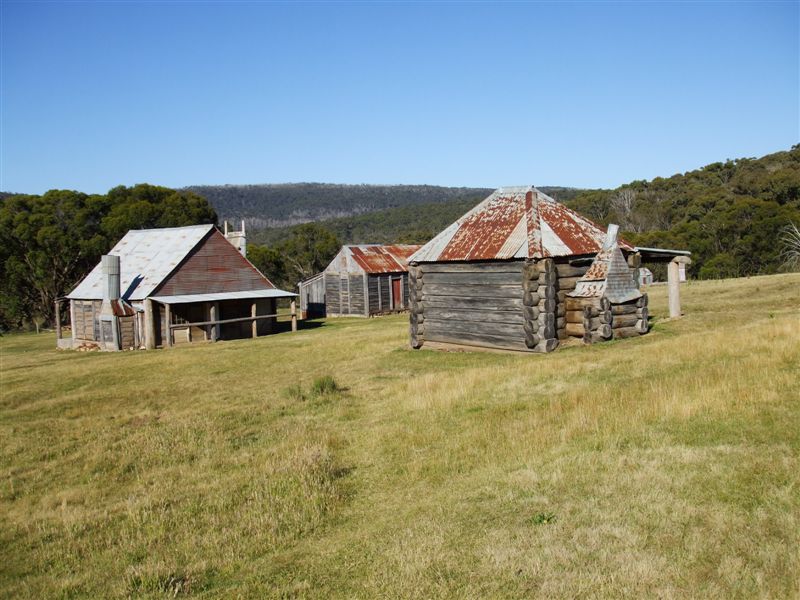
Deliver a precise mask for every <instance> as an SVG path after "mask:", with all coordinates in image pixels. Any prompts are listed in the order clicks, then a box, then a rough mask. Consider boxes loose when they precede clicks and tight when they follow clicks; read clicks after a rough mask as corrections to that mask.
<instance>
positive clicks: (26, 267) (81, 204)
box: [0, 184, 217, 330]
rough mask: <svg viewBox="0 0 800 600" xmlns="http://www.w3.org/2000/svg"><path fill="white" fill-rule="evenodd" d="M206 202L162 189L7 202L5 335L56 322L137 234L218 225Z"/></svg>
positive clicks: (3, 226)
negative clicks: (68, 301)
mask: <svg viewBox="0 0 800 600" xmlns="http://www.w3.org/2000/svg"><path fill="white" fill-rule="evenodd" d="M216 222H217V215H216V213H215V212H214V209H213V208H212V207H211V205H210V204H209V203H208V202H207V201H206V199H205V198H202V197H201V196H199V195H197V194H195V193H193V192H188V191H176V190H173V189H169V188H165V187H159V186H154V185H147V184H140V185H135V186H133V187H125V186H119V187H115V188H113V189H111V190H109V192H108V193H107V194H84V193H82V192H76V191H71V190H50V191H49V192H47V193H45V194H43V195H27V194H15V195H10V196H7V197H5V198H2V199H0V281H2V288H0V328H2V329H6V330H8V329H17V328H20V327H23V326H24V325H27V324H31V323H34V322H36V323H43V324H47V323H51V322H52V320H53V317H54V311H55V308H54V303H55V300H56V299H57V298H60V297H62V296H64V295H65V294H67V293H69V291H70V290H71V289H72V288H73V287H74V286H75V285H76V284H77V283H78V282H79V281H80V280H81V279H82V278H83V277H84V276H85V275H86V274H87V273H88V272H89V271H90V270H91V269H92V268H94V266H95V265H96V264H97V263H98V262H99V261H100V256H101V255H102V254H105V253H106V252H108V251H109V250H111V248H112V247H113V246H114V244H116V243H117V242H118V241H119V240H120V238H122V236H123V235H125V233H126V232H127V231H128V230H129V229H147V228H153V227H177V226H183V225H196V224H201V223H216Z"/></svg>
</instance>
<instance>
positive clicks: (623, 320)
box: [611, 314, 640, 329]
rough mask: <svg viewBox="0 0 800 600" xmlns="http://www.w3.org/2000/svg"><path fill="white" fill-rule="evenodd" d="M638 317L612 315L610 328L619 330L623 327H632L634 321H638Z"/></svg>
mask: <svg viewBox="0 0 800 600" xmlns="http://www.w3.org/2000/svg"><path fill="white" fill-rule="evenodd" d="M639 320H640V319H639V317H638V315H635V314H633V315H614V320H613V321H612V325H611V327H612V328H613V329H620V328H623V327H633V326H634V325H636V321H639Z"/></svg>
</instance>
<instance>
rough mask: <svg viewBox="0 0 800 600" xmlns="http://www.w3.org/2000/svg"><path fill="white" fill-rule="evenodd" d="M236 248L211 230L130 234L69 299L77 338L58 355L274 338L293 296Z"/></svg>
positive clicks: (62, 343)
mask: <svg viewBox="0 0 800 600" xmlns="http://www.w3.org/2000/svg"><path fill="white" fill-rule="evenodd" d="M234 233H235V234H236V235H238V236H239V237H241V238H243V237H244V232H243V231H241V232H234ZM235 241H237V242H239V243H237V246H236V247H234V245H232V243H231V241H229V240H228V239H226V238H225V236H223V234H222V233H220V232H219V230H218V229H217V228H216V227H215V226H214V225H193V226H189V227H171V228H163V229H142V230H131V231H129V232H128V233H127V234H125V236H124V237H123V238H122V239H121V240H120V241H119V243H117V245H116V246H114V248H113V249H112V250H111V251H110V252H109V253H108V255H106V256H103V257H102V259H101V262H100V264H98V265H97V266H96V267H95V268H94V269H93V270H92V271H91V272H90V273H89V274H88V275H87V276H86V277H85V278H84V279H83V280H82V281H81V282H80V283H79V284H78V285H77V286H76V287H75V289H74V290H72V292H70V293H69V294H68V295H67V297H66V299H67V300H69V304H70V317H71V323H72V337H71V338H70V339H60V338H61V336H60V334H59V336H58V337H59V341H58V343H59V347H67V348H68V347H80V346H82V345H90V346H97V347H99V348H101V349H104V350H128V349H135V348H147V349H151V348H157V347H169V346H172V345H175V344H184V343H191V342H197V341H201V340H207V341H217V340H229V339H238V338H244V337H256V336H259V335H264V334H267V333H270V332H272V331H274V329H275V323H276V317H277V315H276V313H277V310H276V302H277V299H278V298H293V297H294V296H296V294H293V293H291V292H285V291H283V290H279V289H277V288H276V287H275V286H274V285H273V284H272V283H271V282H270V281H269V280H268V279H267V278H266V277H265V276H264V275H263V274H262V273H260V272H259V271H258V269H256V268H255V267H254V266H253V264H252V263H250V261H248V260H247V258H246V257H245V256H244V248H245V246H244V243H243V239H242V240H238V239H237V240H235ZM56 308H57V310H56V314H58V307H56ZM293 312H294V311H293ZM293 328H294V321H293Z"/></svg>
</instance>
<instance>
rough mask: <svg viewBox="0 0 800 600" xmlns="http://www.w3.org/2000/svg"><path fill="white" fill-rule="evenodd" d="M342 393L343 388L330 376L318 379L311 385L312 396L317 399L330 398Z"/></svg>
mask: <svg viewBox="0 0 800 600" xmlns="http://www.w3.org/2000/svg"><path fill="white" fill-rule="evenodd" d="M341 391H342V387H341V386H340V385H339V384H338V383H337V382H336V380H335V379H334V378H333V377H331V376H330V375H323V376H322V377H317V378H316V379H314V381H313V382H312V383H311V395H312V396H314V397H315V398H318V397H320V396H328V395H331V394H336V393H338V392H341Z"/></svg>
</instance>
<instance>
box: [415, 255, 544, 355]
mask: <svg viewBox="0 0 800 600" xmlns="http://www.w3.org/2000/svg"><path fill="white" fill-rule="evenodd" d="M522 264H523V263H522V261H521V260H519V261H503V262H496V261H493V262H472V263H446V262H444V263H430V264H424V263H423V264H420V265H419V275H418V277H417V285H419V282H420V281H421V292H422V293H421V307H422V311H421V314H422V315H423V323H421V326H422V327H423V328H424V338H425V340H426V341H428V340H430V341H435V342H445V343H454V344H467V345H479V346H488V347H495V348H504V349H511V350H528V348H527V346H526V345H525V332H524V330H523V327H522V326H523V312H522V295H523V290H522ZM405 287H406V288H407V287H408V286H405ZM406 293H407V292H406Z"/></svg>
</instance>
